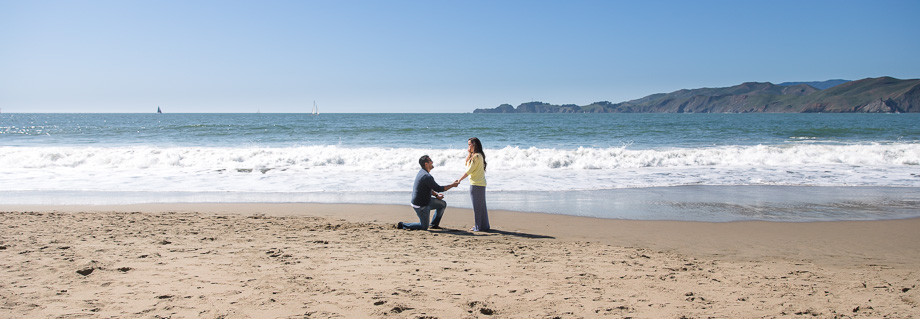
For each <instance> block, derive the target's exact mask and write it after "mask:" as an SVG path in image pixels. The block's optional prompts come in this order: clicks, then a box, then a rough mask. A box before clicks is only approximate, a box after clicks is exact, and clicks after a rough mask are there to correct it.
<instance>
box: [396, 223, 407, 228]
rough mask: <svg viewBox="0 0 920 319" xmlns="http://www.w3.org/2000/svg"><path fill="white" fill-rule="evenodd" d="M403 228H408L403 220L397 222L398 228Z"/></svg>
mask: <svg viewBox="0 0 920 319" xmlns="http://www.w3.org/2000/svg"><path fill="white" fill-rule="evenodd" d="M403 228H406V226H405V225H403V223H402V222H398V223H396V229H403Z"/></svg>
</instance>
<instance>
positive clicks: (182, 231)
mask: <svg viewBox="0 0 920 319" xmlns="http://www.w3.org/2000/svg"><path fill="white" fill-rule="evenodd" d="M414 218H415V214H414V212H413V211H412V209H411V208H409V207H408V206H404V205H365V204H205V203H198V204H143V205H100V206H92V205H90V206H87V205H83V206H77V205H62V206H36V205H16V206H14V205H0V227H2V229H3V231H2V232H0V317H11V318H13V317H17V318H26V317H118V318H151V317H165V318H168V317H173V318H177V317H183V318H187V317H203V318H265V317H270V318H333V317H346V318H355V317H370V318H493V317H494V318H556V317H558V318H582V317H592V318H594V317H610V318H623V317H638V318H678V317H687V318H696V317H726V318H763V317H789V316H803V315H804V316H811V317H825V318H827V317H847V318H881V317H891V318H911V317H915V316H916V314H917V309H918V306H920V276H918V274H917V269H918V268H920V256H918V254H917V253H916V252H917V251H920V250H918V249H920V232H917V231H916V230H917V229H920V219H906V220H889V221H856V222H809V223H781V222H726V223H711V222H669V221H628V220H611V219H598V218H591V217H577V216H564V215H551V214H542V213H521V212H512V211H501V210H492V211H490V219H491V223H492V226H493V227H494V230H493V231H489V232H469V231H467V229H469V227H470V226H471V224H472V212H471V211H470V210H468V209H458V208H450V207H449V208H448V210H447V212H446V214H445V216H444V218H443V219H442V224H441V226H442V227H444V229H439V230H432V231H408V230H399V229H395V228H394V225H395V223H396V222H398V221H411V220H412V219H414Z"/></svg>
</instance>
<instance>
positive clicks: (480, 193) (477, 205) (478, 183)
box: [457, 137, 490, 231]
mask: <svg viewBox="0 0 920 319" xmlns="http://www.w3.org/2000/svg"><path fill="white" fill-rule="evenodd" d="M467 144H468V145H469V148H468V149H467V150H468V152H469V153H468V154H467V155H466V173H463V176H460V179H458V180H457V183H459V182H461V181H463V179H464V178H466V177H467V176H469V177H470V198H472V200H473V215H474V220H475V225H473V229H471V230H472V231H487V230H489V229H490V227H489V211H488V209H486V165H488V163H486V154H485V153H483V152H482V142H480V141H479V139H478V138H475V137H471V138H470V139H469V140H468V141H467Z"/></svg>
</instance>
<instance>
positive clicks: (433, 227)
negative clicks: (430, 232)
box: [428, 225, 441, 229]
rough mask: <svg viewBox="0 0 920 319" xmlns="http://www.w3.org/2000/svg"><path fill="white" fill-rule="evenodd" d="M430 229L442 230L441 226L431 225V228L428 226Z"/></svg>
mask: <svg viewBox="0 0 920 319" xmlns="http://www.w3.org/2000/svg"><path fill="white" fill-rule="evenodd" d="M428 228H431V229H441V226H438V225H431V226H428Z"/></svg>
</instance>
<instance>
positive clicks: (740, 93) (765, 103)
mask: <svg viewBox="0 0 920 319" xmlns="http://www.w3.org/2000/svg"><path fill="white" fill-rule="evenodd" d="M813 85H814V86H813ZM816 86H818V87H827V88H826V89H819V88H816ZM817 112H821V113H916V112H920V79H911V80H899V79H895V78H892V77H880V78H867V79H862V80H858V81H844V80H831V81H825V82H804V83H803V82H798V83H783V84H781V85H777V84H772V83H769V82H747V83H742V84H739V85H736V86H732V87H725V88H701V89H692V90H687V89H684V90H678V91H675V92H671V93H659V94H652V95H649V96H646V97H643V98H640V99H636V100H632V101H627V102H621V103H611V102H608V101H601V102H594V103H591V104H589V105H585V106H579V105H575V104H564V105H553V104H549V103H543V102H528V103H522V104H520V105H518V106H517V107H514V106H512V105H510V104H502V105H499V106H498V107H496V108H491V109H476V110H475V111H473V113H817Z"/></svg>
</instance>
